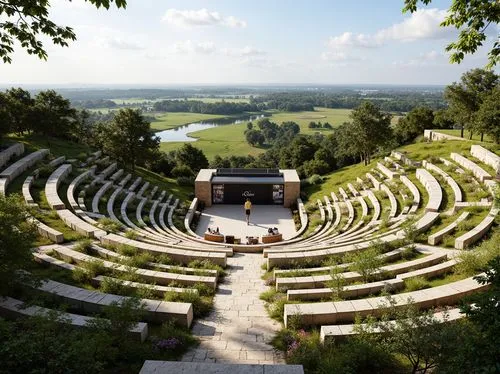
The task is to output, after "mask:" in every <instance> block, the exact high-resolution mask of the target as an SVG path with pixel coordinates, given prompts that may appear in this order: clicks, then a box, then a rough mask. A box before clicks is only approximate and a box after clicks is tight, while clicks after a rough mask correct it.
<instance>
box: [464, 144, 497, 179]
mask: <svg viewBox="0 0 500 374" xmlns="http://www.w3.org/2000/svg"><path fill="white" fill-rule="evenodd" d="M470 154H471V155H472V156H473V157H475V158H477V159H478V160H480V161H482V162H484V163H485V164H486V165H489V166H491V167H492V168H493V169H494V170H495V171H496V173H497V176H498V175H499V173H500V156H498V155H497V154H495V153H493V152H491V151H489V150H487V149H486V148H484V147H481V146H480V145H471V147H470Z"/></svg>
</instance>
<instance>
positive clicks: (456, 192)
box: [423, 161, 463, 202]
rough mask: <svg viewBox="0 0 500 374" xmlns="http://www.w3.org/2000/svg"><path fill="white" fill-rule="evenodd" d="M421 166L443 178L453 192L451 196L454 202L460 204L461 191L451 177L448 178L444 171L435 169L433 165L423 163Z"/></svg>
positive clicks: (461, 198)
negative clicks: (453, 197)
mask: <svg viewBox="0 0 500 374" xmlns="http://www.w3.org/2000/svg"><path fill="white" fill-rule="evenodd" d="M423 165H424V167H425V168H426V169H429V170H431V171H433V172H435V173H437V174H439V175H441V176H442V177H443V178H444V180H445V181H446V183H448V185H449V186H450V187H451V189H452V190H453V194H454V195H455V202H460V201H462V200H463V196H462V190H461V189H460V186H459V185H458V183H457V182H456V181H455V179H453V178H452V177H450V176H449V175H448V173H446V172H445V171H443V170H442V169H441V168H439V167H437V166H436V165H434V164H431V163H430V162H428V161H424V162H423Z"/></svg>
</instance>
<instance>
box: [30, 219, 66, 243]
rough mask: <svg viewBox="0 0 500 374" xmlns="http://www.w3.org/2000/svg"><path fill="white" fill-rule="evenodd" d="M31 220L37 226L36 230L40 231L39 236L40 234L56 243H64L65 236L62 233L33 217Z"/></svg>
mask: <svg viewBox="0 0 500 374" xmlns="http://www.w3.org/2000/svg"><path fill="white" fill-rule="evenodd" d="M30 220H31V222H32V223H33V224H34V225H35V226H36V229H37V230H38V234H40V235H41V236H43V237H44V238H47V239H50V240H52V241H53V242H54V243H62V242H64V235H63V233H62V232H59V231H57V230H55V229H53V228H52V227H50V226H47V225H46V224H45V223H43V222H40V221H39V220H37V219H36V218H35V217H31V218H30Z"/></svg>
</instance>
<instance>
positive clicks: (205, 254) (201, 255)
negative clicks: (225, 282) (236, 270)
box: [100, 234, 226, 267]
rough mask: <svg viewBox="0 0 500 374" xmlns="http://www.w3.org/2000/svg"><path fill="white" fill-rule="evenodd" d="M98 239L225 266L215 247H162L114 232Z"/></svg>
mask: <svg viewBox="0 0 500 374" xmlns="http://www.w3.org/2000/svg"><path fill="white" fill-rule="evenodd" d="M100 241H101V242H102V243H103V244H106V245H120V244H125V245H130V246H132V247H136V248H138V249H139V250H142V251H147V252H150V253H152V254H155V255H161V254H166V255H168V256H169V257H170V258H171V259H172V260H174V261H177V262H180V263H183V264H187V263H189V262H191V261H193V260H208V261H211V262H213V263H214V264H216V265H220V266H222V267H225V266H226V254H225V253H221V252H215V251H216V250H219V249H220V248H217V247H215V248H214V249H213V251H210V252H209V251H203V249H202V248H200V249H199V250H196V251H195V250H192V249H191V250H188V249H179V248H171V247H163V246H159V245H153V244H147V243H143V242H140V241H137V240H131V239H127V238H124V237H123V236H120V235H116V234H108V235H105V236H103V237H101V238H100Z"/></svg>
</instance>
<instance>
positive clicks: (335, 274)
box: [326, 265, 347, 301]
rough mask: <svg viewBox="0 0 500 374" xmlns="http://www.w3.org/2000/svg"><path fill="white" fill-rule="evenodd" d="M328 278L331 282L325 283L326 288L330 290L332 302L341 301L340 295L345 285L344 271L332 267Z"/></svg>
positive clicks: (338, 267)
mask: <svg viewBox="0 0 500 374" xmlns="http://www.w3.org/2000/svg"><path fill="white" fill-rule="evenodd" d="M330 277H331V280H329V281H328V282H327V283H326V286H327V287H329V288H330V290H332V300H333V301H339V300H342V293H343V292H344V289H345V285H346V283H347V281H346V279H345V276H344V269H343V268H341V267H340V266H338V265H334V266H332V267H331V269H330Z"/></svg>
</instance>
